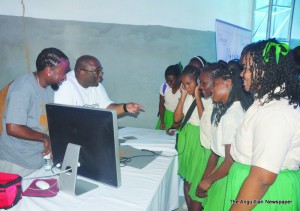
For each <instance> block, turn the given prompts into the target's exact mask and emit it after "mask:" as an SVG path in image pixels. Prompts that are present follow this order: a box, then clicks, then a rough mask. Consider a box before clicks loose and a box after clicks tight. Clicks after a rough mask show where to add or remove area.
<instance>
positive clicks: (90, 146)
mask: <svg viewBox="0 0 300 211" xmlns="http://www.w3.org/2000/svg"><path fill="white" fill-rule="evenodd" d="M46 112H47V119H48V127H49V136H50V140H51V148H52V154H53V163H54V165H56V164H57V163H62V162H63V159H64V155H65V151H66V148H67V146H68V144H69V143H73V144H76V145H80V146H81V148H80V153H79V163H80V166H79V167H78V174H79V175H81V176H83V177H87V178H89V179H92V180H96V181H99V182H101V183H104V184H108V185H111V186H115V187H119V186H120V183H121V179H120V178H121V176H120V157H119V142H118V127H117V115H116V112H115V111H114V110H107V109H93V108H85V107H75V106H66V105H59V104H47V105H46Z"/></svg>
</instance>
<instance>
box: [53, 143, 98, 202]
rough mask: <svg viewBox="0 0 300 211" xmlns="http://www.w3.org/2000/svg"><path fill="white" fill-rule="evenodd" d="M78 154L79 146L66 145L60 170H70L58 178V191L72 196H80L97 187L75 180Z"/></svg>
mask: <svg viewBox="0 0 300 211" xmlns="http://www.w3.org/2000/svg"><path fill="white" fill-rule="evenodd" d="M79 153H80V146H79V145H76V144H72V143H69V144H68V146H67V149H66V153H65V157H64V161H63V164H62V167H61V170H62V171H66V170H68V169H71V170H70V171H66V172H63V173H61V174H60V176H59V187H60V190H62V191H64V192H66V193H68V194H71V195H74V196H78V195H81V194H83V193H86V192H88V191H90V190H93V189H95V188H97V187H98V185H96V184H94V183H91V182H88V181H85V180H82V179H77V168H78V161H79Z"/></svg>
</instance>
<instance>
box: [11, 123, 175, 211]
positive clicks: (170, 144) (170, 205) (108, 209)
mask: <svg viewBox="0 0 300 211" xmlns="http://www.w3.org/2000/svg"><path fill="white" fill-rule="evenodd" d="M124 136H135V137H136V138H137V139H135V140H128V141H126V142H125V143H124V144H128V145H131V146H134V147H136V148H143V149H150V150H157V151H163V153H162V155H166V156H169V157H162V156H160V157H157V158H156V159H155V160H154V161H153V162H151V163H150V164H148V165H147V166H146V167H144V168H143V169H136V168H133V167H130V166H126V167H122V168H121V182H122V185H121V187H119V188H114V187H109V186H106V185H103V184H99V188H97V189H95V190H92V191H89V192H87V193H85V194H83V195H80V196H71V195H68V194H66V193H64V192H62V191H60V192H58V194H57V196H55V197H52V198H37V197H23V198H22V199H21V201H20V202H19V203H18V204H17V205H16V206H15V207H13V208H12V209H10V210H13V211H20V210H22V211H31V210H32V211H41V210H53V211H59V210H64V211H66V210H72V211H76V210H78V211H86V210H89V211H94V210H104V211H114V210H115V211H123V210H128V211H135V210H136V211H140V210H149V211H150V210H152V211H168V210H174V209H176V208H178V181H179V180H178V175H177V168H178V166H177V157H176V156H175V155H176V151H175V150H174V142H175V140H174V137H171V136H168V135H166V134H165V132H164V131H157V130H150V129H140V128H122V129H120V130H119V137H120V138H122V137H124ZM173 155H174V156H173ZM45 174H46V173H45V171H44V170H38V171H36V172H34V173H33V174H32V175H30V177H40V176H42V175H45ZM48 174H49V173H48ZM31 181H32V180H24V181H23V183H22V185H23V189H24V190H25V189H26V188H27V187H28V186H29V185H30V183H31Z"/></svg>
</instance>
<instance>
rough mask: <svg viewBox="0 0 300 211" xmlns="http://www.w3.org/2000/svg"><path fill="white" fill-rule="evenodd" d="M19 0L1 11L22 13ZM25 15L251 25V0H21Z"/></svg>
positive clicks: (8, 1)
mask: <svg viewBox="0 0 300 211" xmlns="http://www.w3.org/2000/svg"><path fill="white" fill-rule="evenodd" d="M21 2H22V1H21V0H1V1H0V14H1V15H11V16H22V15H23V9H22V8H23V7H22V4H21ZM23 3H24V5H25V17H33V18H42V19H56V20H77V21H87V22H102V23H118V24H130V25H161V26H169V27H175V28H185V29H195V30H202V31H215V19H216V18H217V19H220V20H223V21H226V22H229V23H232V24H235V25H238V26H241V27H243V28H247V29H251V21H252V6H253V0H209V1H208V0H187V1H183V0H51V1H45V0H23Z"/></svg>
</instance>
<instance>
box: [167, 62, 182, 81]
mask: <svg viewBox="0 0 300 211" xmlns="http://www.w3.org/2000/svg"><path fill="white" fill-rule="evenodd" d="M181 71H182V66H181V64H173V65H170V66H168V67H167V69H166V71H165V78H167V77H168V76H169V75H173V76H175V77H177V78H179V77H180V76H181Z"/></svg>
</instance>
